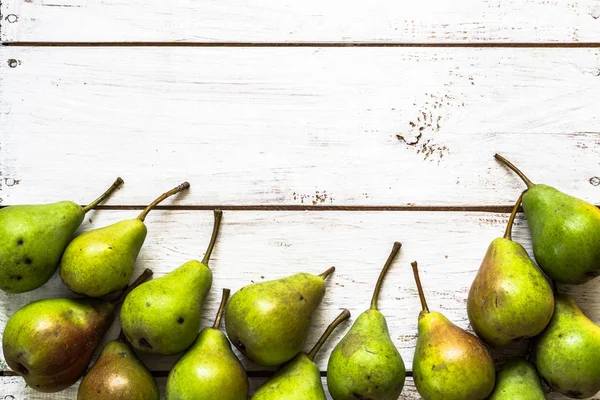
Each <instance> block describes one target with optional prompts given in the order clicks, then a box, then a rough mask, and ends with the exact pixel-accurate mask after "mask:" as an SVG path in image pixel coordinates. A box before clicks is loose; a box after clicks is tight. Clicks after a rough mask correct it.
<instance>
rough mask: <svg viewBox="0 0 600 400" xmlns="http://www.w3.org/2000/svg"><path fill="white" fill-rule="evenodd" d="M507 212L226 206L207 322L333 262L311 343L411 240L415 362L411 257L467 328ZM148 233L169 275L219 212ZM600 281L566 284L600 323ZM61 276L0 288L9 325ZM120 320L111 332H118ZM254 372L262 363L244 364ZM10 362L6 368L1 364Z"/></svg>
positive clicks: (436, 300) (156, 360) (169, 220)
mask: <svg viewBox="0 0 600 400" xmlns="http://www.w3.org/2000/svg"><path fill="white" fill-rule="evenodd" d="M135 215H136V213H135V212H134V211H132V210H126V211H108V210H107V211H98V212H94V213H93V214H92V215H90V219H91V220H92V222H91V223H90V222H89V221H87V222H85V224H84V229H90V228H95V227H100V226H104V225H106V224H108V223H112V222H115V221H118V220H121V219H124V218H129V217H132V216H135ZM506 220H507V215H506V214H496V213H462V212H434V213H429V212H340V211H320V212H283V211H282V212H277V211H268V212H266V211H263V212H256V211H255V212H247V211H227V212H225V213H224V219H223V226H222V230H221V232H222V233H221V235H220V238H219V242H218V245H217V247H216V249H215V253H214V257H213V259H212V260H211V267H212V269H213V271H214V285H213V289H212V290H211V293H210V295H209V298H208V303H207V305H206V307H205V311H204V314H203V320H202V325H203V326H207V325H209V324H211V323H212V322H211V321H212V319H213V317H214V313H215V310H216V307H217V305H218V301H219V296H220V292H221V288H223V287H228V288H230V289H232V290H233V291H236V290H238V289H240V288H241V287H242V286H244V285H246V284H249V283H251V282H259V281H263V280H269V279H275V278H279V277H283V276H287V275H291V274H294V273H297V272H301V271H306V272H312V273H320V272H322V271H324V270H325V269H326V268H328V267H329V266H331V265H335V266H336V267H337V270H336V272H335V274H334V275H332V277H331V279H329V280H328V285H327V293H326V295H325V298H324V300H323V303H322V305H321V306H320V308H319V310H318V312H317V313H316V315H315V318H314V320H313V324H312V328H311V332H310V335H309V338H308V339H307V344H306V348H307V349H308V348H309V347H310V346H311V345H312V344H313V343H314V342H315V341H316V339H317V337H318V336H319V335H320V334H321V333H322V331H323V330H324V328H325V326H327V325H328V324H329V322H330V321H331V320H333V318H335V316H336V315H337V314H339V312H340V310H341V309H342V308H348V309H349V310H350V311H351V312H352V313H353V318H356V317H357V316H358V315H359V314H360V313H361V312H362V311H364V310H365V309H366V308H367V307H368V304H369V301H370V298H371V294H372V290H373V286H374V283H375V281H376V279H377V276H378V274H379V270H380V269H381V267H382V265H383V262H384V261H385V259H386V258H387V255H388V253H389V251H390V249H391V244H392V242H393V241H394V240H399V241H401V242H402V243H403V244H404V245H403V248H402V252H401V254H400V256H399V259H398V260H397V262H396V264H395V265H394V267H393V269H392V270H391V271H390V273H389V275H388V277H387V280H386V282H385V285H384V289H383V292H382V295H381V299H380V302H379V303H380V309H381V311H382V312H383V313H384V314H385V315H386V316H387V319H388V324H389V327H390V332H391V335H392V338H393V340H394V342H395V344H396V345H397V346H398V348H399V350H400V352H401V354H402V357H403V359H404V361H405V363H406V365H407V368H408V369H411V365H412V357H413V352H414V347H415V344H416V336H417V330H416V321H417V316H418V312H419V300H418V297H417V292H416V289H415V285H414V280H413V277H412V272H411V268H410V264H409V263H410V261H413V260H418V261H419V265H420V269H421V276H422V280H423V284H424V287H425V290H426V292H427V296H428V302H429V306H430V309H432V310H441V311H442V312H443V313H444V314H445V315H446V316H447V317H448V318H449V319H451V320H452V321H453V322H455V323H456V324H457V325H459V326H461V327H463V328H468V327H469V323H468V318H467V314H466V296H467V293H468V289H469V287H470V285H471V282H472V280H473V278H474V276H475V273H476V271H477V269H478V268H479V264H480V262H481V259H482V257H483V255H484V254H485V251H486V248H487V246H488V244H489V243H490V241H491V240H492V239H493V238H495V237H497V236H500V235H501V234H502V233H503V231H504V226H505V224H506ZM147 224H148V229H149V234H148V238H147V241H146V246H145V247H144V249H143V250H142V252H141V254H140V258H139V262H138V264H137V271H141V269H143V268H152V269H153V270H154V272H155V276H161V275H163V274H165V273H167V272H168V271H171V270H172V269H173V268H175V267H176V266H178V265H180V264H182V263H183V262H185V261H187V260H190V259H192V258H195V257H201V256H202V252H203V250H204V248H205V245H206V244H207V242H208V238H209V234H210V230H211V226H212V213H211V212H210V211H161V210H158V211H156V212H155V213H154V214H151V215H150V216H149V217H148V219H147ZM514 238H515V240H518V241H519V242H521V243H523V244H524V245H525V246H526V248H527V249H530V241H529V236H528V230H527V229H526V227H525V225H524V221H523V220H522V219H520V218H519V219H518V220H517V223H516V226H515V229H514ZM599 290H600V279H596V280H594V281H592V282H589V283H588V284H585V285H582V286H577V287H565V288H564V291H566V292H568V293H571V294H573V296H574V297H575V299H576V300H577V301H578V303H579V304H580V306H581V307H582V309H583V310H584V311H585V312H586V313H587V314H588V315H589V316H590V318H592V319H593V320H594V321H595V322H596V323H598V322H600V298H599V297H598V296H597V293H598V291H599ZM69 295H70V293H69V291H68V290H67V289H66V288H65V287H64V286H63V285H62V283H61V282H60V279H59V278H58V277H57V276H55V277H54V278H53V279H52V280H51V281H50V282H49V283H48V284H46V285H45V286H43V287H42V288H40V289H38V290H36V291H33V292H29V293H25V294H20V295H11V294H7V293H3V292H2V293H0V332H2V331H3V330H4V326H5V324H6V321H7V318H8V317H10V316H11V315H13V314H14V313H15V312H16V311H17V310H18V309H19V308H20V307H22V306H24V305H26V304H28V303H29V302H31V301H33V300H37V299H42V298H48V297H57V296H63V297H64V296H69ZM348 326H349V325H345V326H344V327H343V328H342V329H338V330H337V332H335V333H334V335H333V336H332V339H331V341H330V342H329V343H328V344H327V345H326V346H325V347H324V348H323V350H322V351H321V353H320V354H319V356H318V357H317V362H318V363H319V365H320V367H321V368H322V369H323V370H324V369H325V368H326V363H327V359H328V355H329V353H330V351H331V349H332V348H333V346H334V344H335V343H337V342H338V341H339V339H340V338H341V337H342V336H343V334H344V332H345V330H346V329H347V327H348ZM117 333H118V323H115V325H114V326H113V327H112V329H111V331H110V332H109V333H108V334H107V339H111V338H114V337H116V336H117ZM524 347H525V346H524V345H520V346H516V347H515V348H512V349H509V350H507V351H496V352H495V355H496V357H497V359H498V360H502V359H505V358H506V357H508V356H510V355H514V354H518V353H520V352H521V353H522V352H523V351H524ZM177 358H178V357H177V356H175V357H155V356H153V357H144V360H145V361H146V362H147V363H148V365H150V366H151V368H152V369H153V370H156V371H168V370H170V369H171V367H172V365H173V363H174V362H175V361H176V359H177ZM245 365H246V367H247V368H248V369H249V370H253V371H256V370H263V368H261V367H258V366H256V365H253V364H251V363H249V362H245ZM0 369H1V368H0Z"/></svg>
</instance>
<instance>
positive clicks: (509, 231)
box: [504, 192, 525, 240]
mask: <svg viewBox="0 0 600 400" xmlns="http://www.w3.org/2000/svg"><path fill="white" fill-rule="evenodd" d="M524 194H525V192H523V193H521V195H520V196H519V198H518V199H517V202H516V203H515V206H514V207H513V209H512V212H511V213H510V218H509V219H508V223H507V224H506V230H505V231H504V239H508V240H512V227H513V223H514V222H515V217H516V216H517V211H518V210H519V206H520V205H521V201H523V195H524Z"/></svg>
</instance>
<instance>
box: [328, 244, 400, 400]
mask: <svg viewBox="0 0 600 400" xmlns="http://www.w3.org/2000/svg"><path fill="white" fill-rule="evenodd" d="M401 246H402V245H401V244H400V243H399V242H396V243H394V246H393V247H392V251H391V253H390V255H389V257H388V259H387V261H386V263H385V265H384V267H383V269H382V271H381V274H380V275H379V279H378V280H377V284H376V286H375V291H374V292H373V298H372V300H371V308H370V309H369V310H367V311H365V312H363V313H362V314H360V315H359V316H358V318H357V319H356V321H355V322H354V325H352V328H350V330H349V331H348V333H347V334H346V336H344V338H343V339H342V340H341V341H340V342H339V343H338V344H337V346H335V349H333V352H332V353H331V356H330V357H329V363H328V365H327V386H328V388H329V392H330V393H331V396H332V397H333V398H334V399H335V400H354V399H371V400H397V399H398V397H399V396H400V393H402V388H403V387H404V379H405V377H406V369H405V367H404V361H403V360H402V356H400V353H399V352H398V350H397V349H396V346H394V343H393V342H392V339H391V338H390V334H389V331H388V326H387V322H386V320H385V317H384V316H383V314H382V313H381V312H379V310H378V309H377V300H378V297H379V291H380V290H381V285H382V283H383V279H384V277H385V274H386V273H387V271H388V270H389V269H390V267H391V265H392V261H394V258H395V257H396V255H397V254H398V252H399V251H400V247H401Z"/></svg>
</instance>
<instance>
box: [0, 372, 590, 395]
mask: <svg viewBox="0 0 600 400" xmlns="http://www.w3.org/2000/svg"><path fill="white" fill-rule="evenodd" d="M266 379H267V378H250V393H254V391H256V390H257V389H258V388H259V387H260V385H262V384H263V383H264V382H265V381H266ZM156 381H157V383H158V386H159V390H160V393H161V396H162V397H161V398H162V399H164V397H165V385H166V378H157V380H156ZM322 381H323V386H324V387H325V394H326V395H327V399H329V400H331V396H330V395H329V392H328V391H327V379H326V378H322ZM78 387H79V384H78V383H77V384H75V385H73V386H72V387H70V388H69V389H67V390H64V391H62V392H59V393H54V394H48V393H38V392H35V391H33V390H31V389H29V388H26V387H25V386H24V385H23V380H22V379H21V378H18V377H0V396H1V395H2V394H3V393H8V394H6V395H5V396H4V397H2V399H4V400H50V399H51V400H73V399H75V398H76V396H77V388H78ZM10 396H12V397H10ZM547 398H548V399H549V400H563V399H568V397H565V396H562V395H560V394H557V393H550V394H548V396H547ZM418 399H421V396H419V393H418V392H417V389H416V387H415V384H414V381H413V380H412V378H410V377H408V378H406V381H405V383H404V389H402V394H401V396H400V397H399V400H418ZM599 399H600V397H594V398H593V399H591V400H599Z"/></svg>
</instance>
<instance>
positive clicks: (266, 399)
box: [251, 310, 360, 400]
mask: <svg viewBox="0 0 600 400" xmlns="http://www.w3.org/2000/svg"><path fill="white" fill-rule="evenodd" d="M348 318H350V311H348V310H344V311H342V313H341V314H340V315H338V317H337V318H336V319H335V320H334V321H333V322H332V323H331V324H330V325H329V326H328V327H327V329H326V330H325V332H324V333H323V335H322V336H321V338H320V339H319V340H318V341H317V343H316V344H315V346H314V347H313V348H312V350H311V351H309V352H308V353H299V354H298V355H297V356H296V357H294V359H293V360H291V361H289V362H288V363H287V364H285V365H284V366H282V367H281V368H280V369H279V371H277V372H276V373H275V374H274V375H273V376H272V377H271V379H269V380H268V381H267V382H266V383H265V384H264V385H263V386H261V387H260V388H259V389H258V390H257V391H256V393H255V394H254V396H252V397H251V400H299V399H302V400H326V399H327V398H326V397H325V390H324V389H323V383H322V382H321V371H320V370H319V367H318V366H317V364H315V362H314V360H315V356H316V355H317V353H318V352H319V350H320V349H321V346H323V344H324V343H325V342H326V341H327V339H328V338H329V336H330V335H331V333H332V332H333V331H334V330H335V328H336V327H337V326H338V325H339V324H340V323H342V322H343V321H345V320H347V319H348ZM355 398H359V399H360V397H355Z"/></svg>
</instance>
